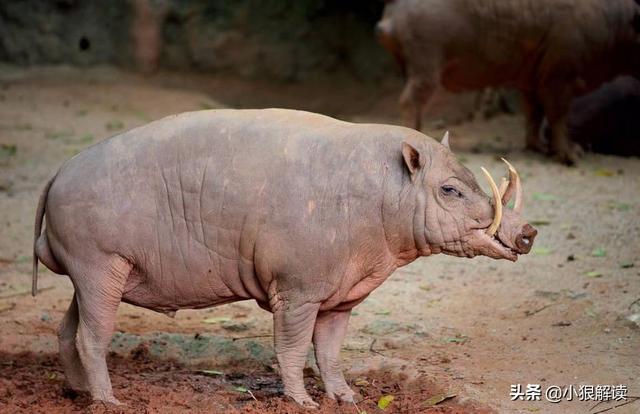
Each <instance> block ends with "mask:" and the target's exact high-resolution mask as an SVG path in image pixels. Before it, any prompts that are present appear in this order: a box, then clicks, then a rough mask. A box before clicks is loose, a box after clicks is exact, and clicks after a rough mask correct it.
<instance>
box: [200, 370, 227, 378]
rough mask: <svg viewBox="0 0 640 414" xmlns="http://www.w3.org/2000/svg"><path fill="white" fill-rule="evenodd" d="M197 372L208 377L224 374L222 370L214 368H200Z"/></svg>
mask: <svg viewBox="0 0 640 414" xmlns="http://www.w3.org/2000/svg"><path fill="white" fill-rule="evenodd" d="M197 372H198V373H199V374H203V375H206V376H208V377H215V376H218V375H224V372H222V371H218V370H215V369H201V370H199V371H197Z"/></svg>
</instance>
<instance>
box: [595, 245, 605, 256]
mask: <svg viewBox="0 0 640 414" xmlns="http://www.w3.org/2000/svg"><path fill="white" fill-rule="evenodd" d="M606 255H607V251H606V250H605V249H603V248H602V247H597V248H595V249H593V251H592V252H591V256H593V257H605V256H606Z"/></svg>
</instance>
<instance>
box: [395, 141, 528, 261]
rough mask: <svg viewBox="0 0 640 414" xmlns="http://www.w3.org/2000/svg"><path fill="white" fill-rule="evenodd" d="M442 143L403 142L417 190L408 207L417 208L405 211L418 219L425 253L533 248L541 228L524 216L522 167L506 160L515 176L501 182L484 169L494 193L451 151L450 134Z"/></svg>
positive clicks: (501, 253)
mask: <svg viewBox="0 0 640 414" xmlns="http://www.w3.org/2000/svg"><path fill="white" fill-rule="evenodd" d="M442 144H443V145H441V146H438V147H432V148H431V149H430V151H429V152H428V153H424V152H422V151H420V150H419V149H418V146H417V145H416V146H413V145H411V144H410V143H407V142H405V143H403V149H402V153H403V159H404V162H405V164H406V168H407V170H408V172H409V174H410V176H411V182H410V183H409V184H407V185H408V186H409V187H410V188H411V189H412V192H413V194H412V196H410V197H407V198H408V199H410V201H408V204H409V205H408V206H407V207H406V208H407V209H413V213H405V214H406V215H407V216H408V217H411V219H412V224H413V226H414V229H413V232H414V236H413V238H414V240H415V244H416V250H417V251H418V252H419V253H420V255H425V256H426V255H431V254H436V253H445V254H448V255H453V256H460V257H469V258H471V257H475V256H478V255H483V256H488V257H491V258H494V259H507V260H511V261H515V260H517V257H518V255H519V254H526V253H528V252H529V251H530V250H531V246H532V244H533V240H534V238H535V237H536V235H537V230H536V229H534V228H533V227H532V226H531V225H530V224H528V223H527V222H526V221H525V220H524V219H523V218H522V217H521V212H522V207H523V193H522V185H521V182H520V177H519V175H518V172H517V171H516V169H515V168H514V167H513V166H512V165H511V164H510V163H509V162H508V161H506V160H504V159H503V161H504V162H505V163H506V165H507V167H508V171H509V178H508V179H506V178H503V179H502V182H501V185H500V187H498V186H497V184H496V183H495V181H494V180H493V178H492V177H491V175H490V174H489V173H488V172H487V170H486V169H484V168H482V172H483V174H484V176H485V178H486V179H487V180H488V183H489V185H490V188H491V192H492V198H489V197H487V195H486V194H485V193H484V192H483V191H482V189H481V188H480V186H479V185H478V183H477V182H476V180H475V178H474V176H473V174H472V173H471V171H469V170H468V169H467V168H466V167H464V166H463V165H462V164H460V163H459V161H458V160H457V159H456V157H455V156H454V155H453V153H452V152H451V151H450V150H449V145H448V133H447V135H445V138H444V139H443V141H442ZM407 192H411V191H409V190H407ZM512 199H514V203H513V209H510V208H508V207H507V206H508V204H509V201H511V200H512Z"/></svg>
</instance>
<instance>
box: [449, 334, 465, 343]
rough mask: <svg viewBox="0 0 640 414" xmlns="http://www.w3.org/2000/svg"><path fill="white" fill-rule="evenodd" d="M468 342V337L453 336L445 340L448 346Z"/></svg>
mask: <svg viewBox="0 0 640 414" xmlns="http://www.w3.org/2000/svg"><path fill="white" fill-rule="evenodd" d="M468 340H469V337H468V336H464V335H457V336H453V337H450V338H447V339H445V342H448V343H450V344H464V343H465V342H467V341H468Z"/></svg>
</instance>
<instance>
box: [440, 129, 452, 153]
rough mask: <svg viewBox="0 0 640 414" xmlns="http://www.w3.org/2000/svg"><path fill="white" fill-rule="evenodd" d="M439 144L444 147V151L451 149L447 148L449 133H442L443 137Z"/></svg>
mask: <svg viewBox="0 0 640 414" xmlns="http://www.w3.org/2000/svg"><path fill="white" fill-rule="evenodd" d="M440 143H441V144H442V145H444V146H445V148H446V149H448V150H450V149H451V147H450V146H449V131H447V132H445V133H444V137H443V138H442V141H440Z"/></svg>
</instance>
